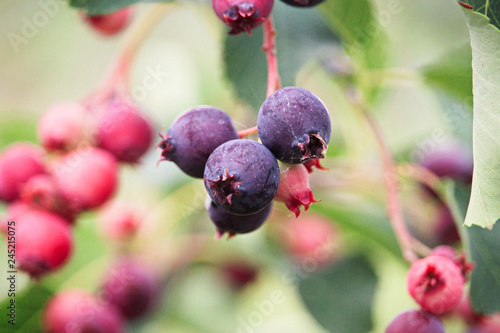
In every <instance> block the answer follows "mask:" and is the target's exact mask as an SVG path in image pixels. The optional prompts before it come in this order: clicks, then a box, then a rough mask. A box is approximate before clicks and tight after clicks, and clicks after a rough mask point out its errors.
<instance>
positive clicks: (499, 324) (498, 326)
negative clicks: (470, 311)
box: [467, 315, 500, 333]
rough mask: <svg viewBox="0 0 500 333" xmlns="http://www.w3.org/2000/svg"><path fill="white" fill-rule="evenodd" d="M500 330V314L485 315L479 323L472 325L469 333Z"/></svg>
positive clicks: (487, 332)
mask: <svg viewBox="0 0 500 333" xmlns="http://www.w3.org/2000/svg"><path fill="white" fill-rule="evenodd" d="M498 332H500V318H499V317H498V315H496V316H491V317H484V318H482V319H481V320H480V321H479V322H478V323H476V324H475V325H473V326H471V327H470V328H469V329H468V330H467V333H498Z"/></svg>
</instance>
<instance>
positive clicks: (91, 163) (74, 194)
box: [54, 147, 118, 210]
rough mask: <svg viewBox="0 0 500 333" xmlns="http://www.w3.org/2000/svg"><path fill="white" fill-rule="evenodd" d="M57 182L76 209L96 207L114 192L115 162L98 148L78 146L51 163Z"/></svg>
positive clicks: (116, 175)
mask: <svg viewBox="0 0 500 333" xmlns="http://www.w3.org/2000/svg"><path fill="white" fill-rule="evenodd" d="M54 178H55V180H56V182H57V186H59V188H60V189H61V191H62V193H63V194H64V195H65V196H66V199H67V200H69V202H70V203H71V205H72V207H75V209H77V210H84V209H90V208H95V207H98V206H100V205H102V204H103V203H105V202H106V201H107V200H108V199H110V198H111V196H112V195H113V194H114V192H115V190H116V187H117V183H118V179H117V178H118V163H117V161H116V159H115V158H114V156H113V155H111V154H110V153H108V152H107V151H105V150H103V149H100V148H92V147H88V148H81V149H78V150H74V151H72V152H70V153H69V154H67V155H65V156H64V157H62V158H61V159H60V160H59V161H58V162H57V163H56V165H55V166H54Z"/></svg>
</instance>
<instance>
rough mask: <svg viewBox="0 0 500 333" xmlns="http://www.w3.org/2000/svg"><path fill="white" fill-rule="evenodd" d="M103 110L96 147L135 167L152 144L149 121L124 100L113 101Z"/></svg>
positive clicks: (98, 126)
mask: <svg viewBox="0 0 500 333" xmlns="http://www.w3.org/2000/svg"><path fill="white" fill-rule="evenodd" d="M104 108H105V111H104V114H103V115H102V117H101V118H100V119H99V121H98V124H97V146H98V147H100V148H103V149H105V150H107V151H109V152H110V153H111V154H113V155H114V156H115V157H116V158H117V159H118V161H120V162H125V163H136V162H137V161H138V160H139V159H140V158H141V157H142V156H143V155H144V154H145V153H146V151H147V150H148V149H149V146H151V142H152V140H153V129H152V126H151V123H150V121H149V119H147V118H146V116H145V115H144V114H143V113H141V112H139V111H138V110H137V108H136V107H135V106H134V105H133V104H132V103H131V102H128V101H125V100H123V99H113V100H111V101H109V102H107V103H106V105H105V106H104Z"/></svg>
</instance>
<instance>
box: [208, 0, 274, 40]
mask: <svg viewBox="0 0 500 333" xmlns="http://www.w3.org/2000/svg"><path fill="white" fill-rule="evenodd" d="M273 3H274V1H273V0H212V6H213V8H214V11H215V14H217V16H218V17H219V19H221V21H222V22H224V23H225V24H226V25H228V26H229V27H230V28H231V30H230V31H229V33H230V34H232V35H238V34H239V33H241V32H243V31H246V32H247V33H248V34H249V35H251V34H252V33H251V30H252V29H253V28H255V27H257V26H258V25H260V24H261V23H262V22H264V21H265V19H266V18H267V17H268V16H269V14H271V10H272V9H273Z"/></svg>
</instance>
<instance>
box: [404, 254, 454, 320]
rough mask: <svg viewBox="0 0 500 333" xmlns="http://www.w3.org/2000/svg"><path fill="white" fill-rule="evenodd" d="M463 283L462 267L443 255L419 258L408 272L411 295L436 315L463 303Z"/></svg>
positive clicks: (408, 285)
mask: <svg viewBox="0 0 500 333" xmlns="http://www.w3.org/2000/svg"><path fill="white" fill-rule="evenodd" d="M463 286H464V278H463V276H462V272H461V270H460V268H459V267H457V265H455V263H454V262H453V261H451V260H449V259H447V258H445V257H441V256H435V255H431V256H429V257H426V258H423V259H420V260H418V261H416V262H415V263H413V265H412V266H411V268H410V271H409V272H408V276H407V287H408V291H409V293H410V295H411V296H412V297H413V299H415V301H416V302H417V303H418V304H420V306H421V307H422V308H423V309H425V310H427V311H429V312H431V313H433V314H436V315H440V314H443V313H445V312H448V311H450V310H453V309H454V308H455V307H456V306H457V305H458V304H459V303H460V299H461V297H462V291H463Z"/></svg>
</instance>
